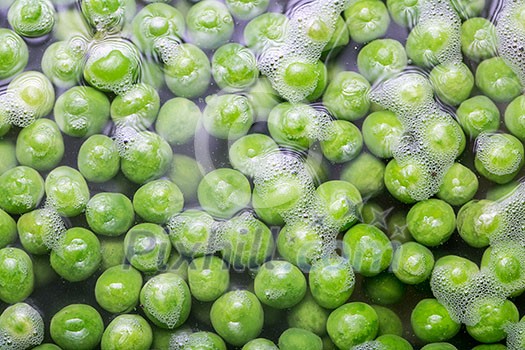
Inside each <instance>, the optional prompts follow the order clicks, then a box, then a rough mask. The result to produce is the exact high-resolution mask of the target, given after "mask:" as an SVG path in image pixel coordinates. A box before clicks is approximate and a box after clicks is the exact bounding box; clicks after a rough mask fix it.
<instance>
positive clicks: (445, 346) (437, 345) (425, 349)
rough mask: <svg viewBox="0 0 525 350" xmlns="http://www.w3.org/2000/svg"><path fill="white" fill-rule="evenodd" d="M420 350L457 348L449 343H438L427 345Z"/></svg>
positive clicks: (451, 349) (450, 349)
mask: <svg viewBox="0 0 525 350" xmlns="http://www.w3.org/2000/svg"><path fill="white" fill-rule="evenodd" d="M421 350H458V348H456V347H455V346H454V345H452V344H450V343H443V342H438V343H432V344H427V345H425V346H423V347H422V348H421Z"/></svg>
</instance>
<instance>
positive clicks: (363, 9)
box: [343, 0, 390, 43]
mask: <svg viewBox="0 0 525 350" xmlns="http://www.w3.org/2000/svg"><path fill="white" fill-rule="evenodd" d="M343 15H344V17H345V19H346V25H347V26H348V31H349V32H350V36H351V37H352V39H354V41H355V42H357V43H365V42H368V41H372V40H374V39H377V38H380V37H382V36H384V35H385V34H386V31H387V29H388V26H389V25H390V16H389V15H388V10H387V9H386V6H385V4H384V3H383V2H382V1H377V0H363V1H358V2H355V3H352V4H351V5H350V6H349V7H348V8H347V9H346V10H345V11H344V13H343Z"/></svg>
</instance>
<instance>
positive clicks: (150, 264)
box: [124, 223, 171, 272]
mask: <svg viewBox="0 0 525 350" xmlns="http://www.w3.org/2000/svg"><path fill="white" fill-rule="evenodd" d="M124 250H125V253H126V258H127V259H128V261H129V262H130V263H131V265H132V266H133V267H134V268H136V269H137V270H139V271H143V272H155V271H158V270H159V269H160V268H161V267H162V266H164V265H166V263H167V262H168V258H169V256H170V252H171V243H170V240H169V237H168V235H167V234H166V231H164V229H163V228H162V227H161V226H159V225H156V224H151V223H142V224H138V225H135V226H133V227H132V228H131V229H130V230H129V231H128V233H126V237H125V238H124Z"/></svg>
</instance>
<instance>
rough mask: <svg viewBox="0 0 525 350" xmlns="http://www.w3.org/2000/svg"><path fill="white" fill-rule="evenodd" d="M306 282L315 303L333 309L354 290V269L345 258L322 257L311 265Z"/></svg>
mask: <svg viewBox="0 0 525 350" xmlns="http://www.w3.org/2000/svg"><path fill="white" fill-rule="evenodd" d="M308 284H309V287H310V291H311V293H312V296H313V299H314V300H315V301H316V302H317V304H319V305H320V306H322V307H324V308H327V309H335V308H338V307H339V306H341V305H343V304H344V303H345V302H346V301H347V300H348V299H349V298H350V296H351V295H352V293H353V291H354V286H355V275H354V270H353V269H352V265H350V262H349V261H348V260H346V259H345V258H341V257H339V256H334V257H329V258H323V259H320V260H317V261H316V262H315V263H314V264H313V265H312V269H311V270H310V273H309V275H308ZM321 335H322V334H321Z"/></svg>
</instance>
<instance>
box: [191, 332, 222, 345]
mask: <svg viewBox="0 0 525 350" xmlns="http://www.w3.org/2000/svg"><path fill="white" fill-rule="evenodd" d="M199 349H210V350H226V344H225V343H224V340H222V338H221V337H219V336H218V335H217V334H215V333H212V332H203V331H199V332H195V333H192V334H190V335H189V336H188V339H187V341H186V342H185V343H184V350H199Z"/></svg>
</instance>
